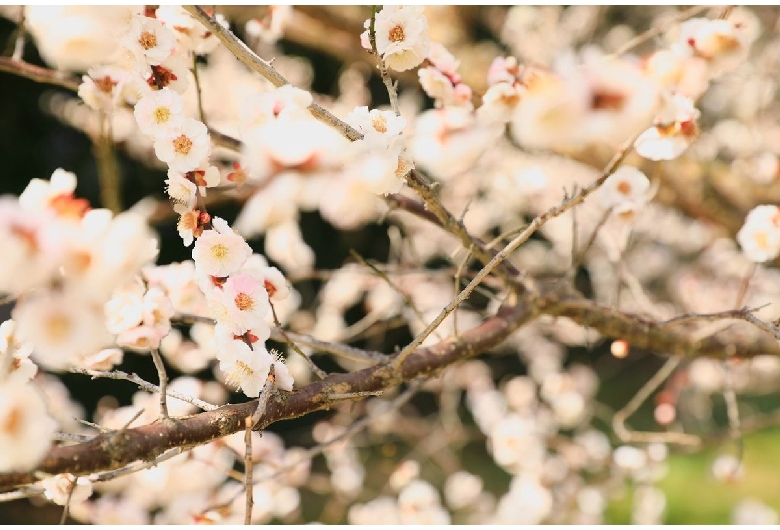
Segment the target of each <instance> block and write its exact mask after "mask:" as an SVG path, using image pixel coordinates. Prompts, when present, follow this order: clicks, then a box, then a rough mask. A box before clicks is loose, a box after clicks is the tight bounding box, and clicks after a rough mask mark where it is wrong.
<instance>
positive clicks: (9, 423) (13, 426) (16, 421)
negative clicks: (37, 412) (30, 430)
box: [3, 406, 23, 435]
mask: <svg viewBox="0 0 780 530" xmlns="http://www.w3.org/2000/svg"><path fill="white" fill-rule="evenodd" d="M22 418H23V416H22V407H18V406H17V407H13V408H12V409H11V412H9V413H8V414H7V415H6V417H5V421H4V422H3V432H4V433H9V434H12V435H13V434H17V432H16V431H18V430H19V428H20V426H21V424H22Z"/></svg>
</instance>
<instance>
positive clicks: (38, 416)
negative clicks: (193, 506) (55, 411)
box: [0, 381, 57, 473]
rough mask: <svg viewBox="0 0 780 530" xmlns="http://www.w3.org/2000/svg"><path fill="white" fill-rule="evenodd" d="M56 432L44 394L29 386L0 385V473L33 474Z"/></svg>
mask: <svg viewBox="0 0 780 530" xmlns="http://www.w3.org/2000/svg"><path fill="white" fill-rule="evenodd" d="M56 429H57V422H55V421H54V420H53V419H52V418H51V417H50V416H49V413H48V412H47V410H46V403H45V402H44V400H43V397H42V396H41V394H40V393H39V392H38V391H37V390H36V389H35V388H34V387H33V386H32V385H31V384H28V383H21V382H13V381H11V382H4V383H3V384H2V385H0V471H2V472H4V473H7V472H12V471H31V470H32V469H34V468H35V466H37V465H38V463H39V462H40V461H41V460H42V459H43V457H44V455H45V454H46V453H47V452H48V451H49V448H50V447H51V444H52V437H53V436H54V432H55V431H56Z"/></svg>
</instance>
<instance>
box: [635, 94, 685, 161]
mask: <svg viewBox="0 0 780 530" xmlns="http://www.w3.org/2000/svg"><path fill="white" fill-rule="evenodd" d="M699 115H700V112H699V110H698V109H696V108H695V107H694V106H693V102H692V101H691V100H690V99H688V98H686V97H685V96H682V95H680V94H675V95H673V96H671V97H666V98H665V103H664V105H663V106H662V107H661V112H660V113H659V114H658V115H657V117H656V119H655V125H654V126H653V127H650V128H649V129H647V130H646V131H645V132H643V133H642V134H640V135H639V137H638V138H637V139H636V141H635V142H634V149H635V150H636V152H637V153H639V154H640V155H642V156H643V157H645V158H649V159H650V160H673V159H675V158H677V157H678V156H680V155H681V154H682V153H683V152H684V151H685V150H686V149H688V146H690V145H691V144H692V143H693V142H694V140H696V137H697V136H698V135H699V126H698V124H697V123H696V120H698V118H699Z"/></svg>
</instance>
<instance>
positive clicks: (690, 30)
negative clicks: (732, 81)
mask: <svg viewBox="0 0 780 530" xmlns="http://www.w3.org/2000/svg"><path fill="white" fill-rule="evenodd" d="M752 40H753V36H752V35H751V34H750V33H749V32H748V31H747V30H746V28H745V27H744V26H742V25H740V24H735V23H734V22H733V21H731V20H728V19H726V20H722V19H717V20H713V19H708V18H692V19H689V20H686V21H685V22H683V23H682V24H681V25H680V36H679V40H678V43H677V46H678V47H679V49H680V50H684V51H686V52H688V53H690V54H692V55H695V56H697V57H701V58H702V59H704V60H705V61H706V62H707V63H708V66H709V70H710V75H711V76H713V77H714V76H717V75H720V74H722V73H724V72H727V71H729V70H733V69H734V68H736V67H737V66H739V65H740V64H741V63H742V62H743V61H744V60H745V59H746V58H747V54H748V51H749V49H750V45H751V43H752Z"/></svg>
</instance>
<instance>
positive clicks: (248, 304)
mask: <svg viewBox="0 0 780 530" xmlns="http://www.w3.org/2000/svg"><path fill="white" fill-rule="evenodd" d="M235 303H236V307H237V308H238V309H240V310H241V311H247V310H249V309H252V307H254V305H255V302H254V300H252V297H251V296H249V295H248V294H246V293H238V294H237V295H236V299H235Z"/></svg>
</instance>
